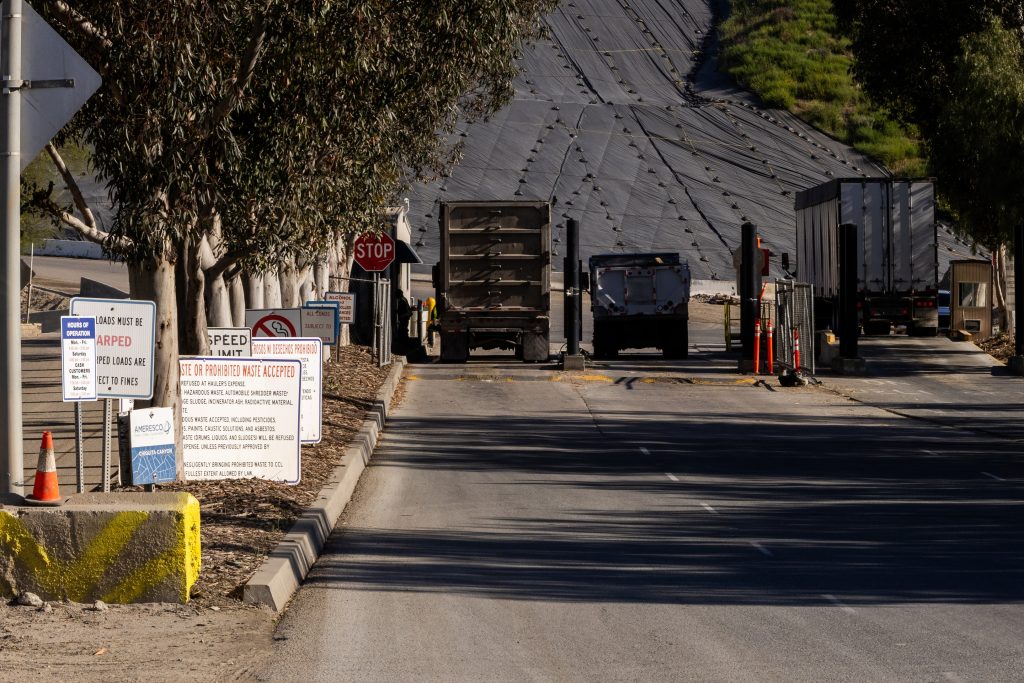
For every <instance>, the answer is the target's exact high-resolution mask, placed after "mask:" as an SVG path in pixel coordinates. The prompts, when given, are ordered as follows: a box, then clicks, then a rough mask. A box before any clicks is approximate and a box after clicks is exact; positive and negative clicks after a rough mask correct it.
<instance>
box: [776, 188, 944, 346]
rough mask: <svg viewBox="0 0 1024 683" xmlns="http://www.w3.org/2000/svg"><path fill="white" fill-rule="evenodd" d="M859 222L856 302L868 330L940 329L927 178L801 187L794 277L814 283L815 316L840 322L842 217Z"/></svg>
mask: <svg viewBox="0 0 1024 683" xmlns="http://www.w3.org/2000/svg"><path fill="white" fill-rule="evenodd" d="M843 223H852V224H854V225H855V226H857V244H858V245H859V248H858V250H857V290H858V308H859V310H860V319H861V324H862V325H863V327H864V332H865V334H889V332H890V329H891V328H892V326H894V325H902V326H905V327H906V330H907V334H911V335H919V336H933V335H935V334H937V332H938V329H939V318H938V308H937V295H938V233H937V228H936V223H935V188H934V186H933V185H932V183H931V182H929V181H926V180H892V179H888V178H856V179H838V180H832V181H830V182H827V183H824V184H823V185H819V186H817V187H812V188H810V189H808V190H803V191H801V192H798V193H797V195H796V260H797V263H796V266H797V279H799V280H800V281H802V282H808V283H810V284H811V285H813V286H814V294H815V307H816V310H815V319H816V320H817V321H818V322H819V324H820V326H822V327H825V326H827V325H829V324H831V325H832V326H833V329H835V325H836V322H837V316H838V300H839V225H840V224H843Z"/></svg>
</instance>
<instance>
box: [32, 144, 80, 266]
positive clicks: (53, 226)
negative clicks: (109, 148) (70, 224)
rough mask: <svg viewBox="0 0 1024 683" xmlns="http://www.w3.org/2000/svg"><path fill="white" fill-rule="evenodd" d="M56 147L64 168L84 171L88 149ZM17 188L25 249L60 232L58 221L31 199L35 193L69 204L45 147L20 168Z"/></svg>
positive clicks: (49, 199) (76, 171) (62, 203)
mask: <svg viewBox="0 0 1024 683" xmlns="http://www.w3.org/2000/svg"><path fill="white" fill-rule="evenodd" d="M60 151H61V155H62V156H63V157H64V161H65V162H67V164H68V168H69V169H71V170H72V171H73V172H74V173H75V174H76V175H82V174H85V173H86V172H87V169H88V166H89V153H88V151H87V150H86V149H85V148H83V147H81V146H80V145H76V144H69V145H66V146H65V147H64V148H63V149H61V150H60ZM21 188H22V189H21V192H22V200H21V201H22V211H21V248H22V250H23V251H27V250H28V248H29V245H30V244H35V245H36V246H39V245H41V244H42V242H43V240H46V239H50V238H52V237H56V236H57V235H58V233H59V232H60V227H59V223H58V222H57V221H56V220H55V218H54V217H53V216H52V215H50V214H48V213H43V212H42V211H41V210H40V208H39V206H38V203H34V202H33V201H32V200H33V199H34V197H35V195H37V194H44V195H45V196H46V198H47V201H48V202H50V201H52V202H54V203H55V204H56V205H58V206H66V205H70V204H71V197H70V194H69V193H68V191H67V189H66V188H65V187H64V184H63V180H62V179H61V177H60V174H58V173H57V172H56V170H54V168H53V164H52V163H51V162H50V157H49V156H48V155H47V154H46V152H45V151H43V152H40V153H39V155H38V156H37V157H36V158H35V159H33V160H32V163H30V164H29V165H28V166H27V167H26V168H25V170H24V171H22V173H21Z"/></svg>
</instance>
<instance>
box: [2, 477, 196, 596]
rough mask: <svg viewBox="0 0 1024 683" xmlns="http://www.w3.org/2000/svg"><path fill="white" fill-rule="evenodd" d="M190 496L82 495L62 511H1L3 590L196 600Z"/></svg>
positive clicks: (7, 592)
mask: <svg viewBox="0 0 1024 683" xmlns="http://www.w3.org/2000/svg"><path fill="white" fill-rule="evenodd" d="M199 563H200V543H199V501H197V500H196V499H195V498H194V497H193V496H192V495H191V494H189V493H105V494H99V493H82V494H76V495H73V496H70V497H68V498H67V499H66V501H65V503H64V505H62V506H61V507H55V508H41V507H3V508H0V592H2V593H3V594H4V595H6V596H8V597H10V596H13V595H16V594H17V593H20V592H22V591H31V592H32V593H36V594H37V595H39V596H40V597H41V598H43V599H44V600H63V599H65V598H67V599H69V600H72V601H74V602H93V601H95V600H103V601H104V602H109V603H131V602H178V603H184V602H188V600H189V593H190V591H191V590H192V586H193V584H195V582H196V578H198V576H199Z"/></svg>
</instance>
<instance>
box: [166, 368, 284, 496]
mask: <svg viewBox="0 0 1024 683" xmlns="http://www.w3.org/2000/svg"><path fill="white" fill-rule="evenodd" d="M180 367H181V427H182V458H183V459H184V464H185V476H186V478H188V479H242V478H247V477H256V478H259V479H269V480H271V481H280V482H285V483H288V484H297V483H298V482H299V478H300V473H301V466H300V457H301V448H302V444H301V442H300V440H299V406H300V403H301V396H302V362H301V361H298V360H290V359H276V358H275V359H269V358H268V359H259V358H183V359H182V360H181V361H180Z"/></svg>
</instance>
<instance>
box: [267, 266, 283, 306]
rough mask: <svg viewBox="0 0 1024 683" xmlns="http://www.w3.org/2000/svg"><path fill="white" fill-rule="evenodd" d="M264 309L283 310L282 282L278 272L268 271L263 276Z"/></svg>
mask: <svg viewBox="0 0 1024 683" xmlns="http://www.w3.org/2000/svg"><path fill="white" fill-rule="evenodd" d="M263 308H282V306H281V280H280V279H278V276H277V271H276V270H268V271H267V272H266V273H264V274H263Z"/></svg>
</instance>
